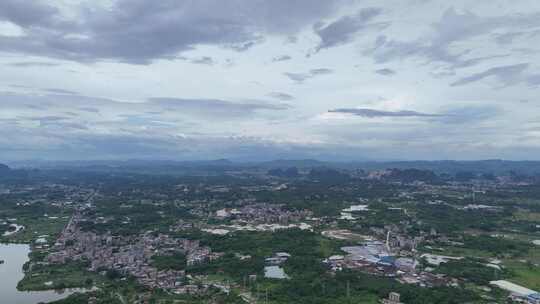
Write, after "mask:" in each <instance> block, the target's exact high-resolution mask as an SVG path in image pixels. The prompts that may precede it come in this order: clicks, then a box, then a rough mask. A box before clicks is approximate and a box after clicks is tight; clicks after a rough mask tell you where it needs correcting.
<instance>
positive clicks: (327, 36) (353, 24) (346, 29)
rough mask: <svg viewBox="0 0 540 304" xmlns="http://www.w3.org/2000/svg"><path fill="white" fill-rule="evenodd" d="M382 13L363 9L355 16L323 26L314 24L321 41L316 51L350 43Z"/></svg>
mask: <svg viewBox="0 0 540 304" xmlns="http://www.w3.org/2000/svg"><path fill="white" fill-rule="evenodd" d="M381 13H382V9H380V8H374V7H370V8H363V9H361V10H360V11H359V12H358V13H356V14H355V15H349V16H344V17H341V18H339V19H338V20H336V21H334V22H332V23H330V24H327V25H324V24H320V23H319V24H316V25H315V27H314V31H315V33H316V34H317V36H319V38H320V39H321V42H320V43H319V45H318V46H317V48H316V50H317V51H320V50H322V49H327V48H331V47H335V46H339V45H342V44H345V43H348V42H350V41H351V40H352V39H353V37H354V35H355V34H357V33H358V32H360V31H361V30H363V29H365V28H367V27H368V26H369V25H370V24H369V22H370V21H371V20H373V19H374V18H375V17H377V16H379V15H380V14H381Z"/></svg>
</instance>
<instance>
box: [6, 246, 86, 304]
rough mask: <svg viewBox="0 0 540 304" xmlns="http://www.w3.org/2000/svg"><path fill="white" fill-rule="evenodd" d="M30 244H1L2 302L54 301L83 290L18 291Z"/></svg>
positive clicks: (13, 303) (16, 303) (15, 303)
mask: <svg viewBox="0 0 540 304" xmlns="http://www.w3.org/2000/svg"><path fill="white" fill-rule="evenodd" d="M29 253H30V246H28V245H24V244H0V260H3V261H4V263H2V264H0V297H1V300H0V301H1V302H2V303H9V304H37V303H40V302H44V303H46V302H52V301H57V300H60V299H63V298H66V297H68V296H69V295H71V294H73V293H75V292H77V291H81V290H77V289H70V290H62V291H54V290H50V291H32V292H26V291H18V290H17V283H18V282H19V281H20V280H22V278H23V277H24V272H23V265H24V263H26V262H27V261H28V254H29Z"/></svg>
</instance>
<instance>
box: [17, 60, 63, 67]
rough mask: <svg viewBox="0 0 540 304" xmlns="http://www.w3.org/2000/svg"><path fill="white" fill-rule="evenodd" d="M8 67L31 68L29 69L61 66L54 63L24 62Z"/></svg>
mask: <svg viewBox="0 0 540 304" xmlns="http://www.w3.org/2000/svg"><path fill="white" fill-rule="evenodd" d="M8 65H9V66H13V67H21V68H29V67H54V66H59V65H60V64H59V63H53V62H37V61H35V62H34V61H23V62H14V63H9V64H8Z"/></svg>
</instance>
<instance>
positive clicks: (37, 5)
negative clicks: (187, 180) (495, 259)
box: [0, 0, 540, 160]
mask: <svg viewBox="0 0 540 304" xmlns="http://www.w3.org/2000/svg"><path fill="white" fill-rule="evenodd" d="M539 68H540V1H538V0H520V1H514V0H512V1H511V0H490V1H470V0H463V1H460V0H452V1H447V0H437V1H435V0H434V1H430V0H386V1H380V0H377V1H369V0H358V1H354V0H335V1H334V0H332V1H331V0H266V1H265V0H227V1H224V0H192V1H187V0H186V1H181V0H160V1H148V0H92V1H82V0H47V1H45V0H43V1H39V0H29V1H20V0H1V1H0V69H1V71H2V72H1V73H0V160H2V159H4V160H20V159H36V158H41V159H132V158H141V159H190V160H193V159H214V158H230V159H238V160H263V159H276V158H286V159H298V158H319V159H325V160H351V159H356V160H388V159H487V158H505V159H540V99H539V98H540V94H539V89H540V69H539Z"/></svg>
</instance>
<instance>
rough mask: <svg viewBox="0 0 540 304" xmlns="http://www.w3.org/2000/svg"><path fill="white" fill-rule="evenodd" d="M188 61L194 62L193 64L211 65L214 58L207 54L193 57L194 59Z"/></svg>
mask: <svg viewBox="0 0 540 304" xmlns="http://www.w3.org/2000/svg"><path fill="white" fill-rule="evenodd" d="M190 62H191V63H195V64H205V65H213V64H214V63H215V62H214V59H212V57H208V56H203V57H199V58H194V59H191V60H190Z"/></svg>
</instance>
